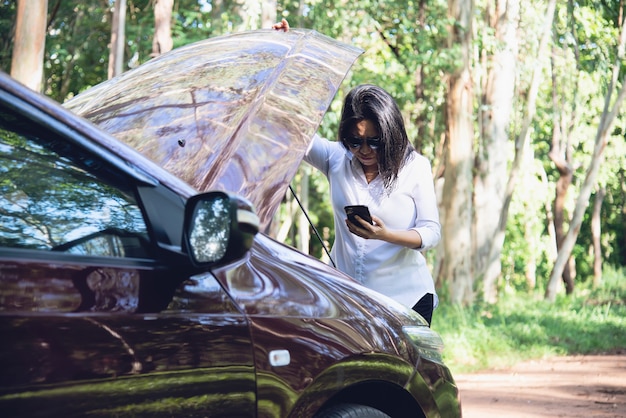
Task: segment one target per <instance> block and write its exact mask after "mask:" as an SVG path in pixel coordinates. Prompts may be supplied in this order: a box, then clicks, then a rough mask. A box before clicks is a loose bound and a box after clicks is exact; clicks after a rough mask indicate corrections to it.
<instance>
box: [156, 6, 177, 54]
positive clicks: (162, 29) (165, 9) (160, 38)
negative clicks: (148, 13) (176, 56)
mask: <svg viewBox="0 0 626 418" xmlns="http://www.w3.org/2000/svg"><path fill="white" fill-rule="evenodd" d="M173 7H174V1H173V0H155V2H154V37H153V41H152V56H153V57H156V56H158V55H161V54H163V53H165V52H167V51H170V50H171V49H172V46H173V45H174V41H173V40H172V8H173Z"/></svg>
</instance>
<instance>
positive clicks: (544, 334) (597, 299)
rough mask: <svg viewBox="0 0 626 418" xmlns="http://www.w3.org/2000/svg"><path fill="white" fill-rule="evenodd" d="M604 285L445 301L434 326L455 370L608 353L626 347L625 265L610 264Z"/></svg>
mask: <svg viewBox="0 0 626 418" xmlns="http://www.w3.org/2000/svg"><path fill="white" fill-rule="evenodd" d="M604 273H605V275H604V282H603V284H602V286H600V287H598V288H596V289H594V288H592V287H591V286H589V285H585V286H579V287H578V288H577V289H576V292H575V294H574V295H573V296H572V297H566V296H563V295H562V296H559V297H558V298H557V301H556V303H554V304H551V303H548V302H546V301H544V300H543V297H542V295H541V294H536V293H531V295H533V296H531V297H528V295H527V294H522V293H510V294H507V295H505V296H504V297H503V298H502V299H501V300H500V301H499V302H498V303H497V304H495V305H487V304H484V303H477V304H475V305H474V306H472V307H468V308H463V307H460V306H453V305H447V304H446V303H445V302H444V303H442V304H440V306H439V307H438V308H437V309H436V310H435V313H434V315H433V325H432V326H433V329H434V330H435V331H437V332H439V333H440V334H441V336H442V338H443V340H444V342H445V344H446V349H445V351H444V360H445V361H446V363H447V364H448V365H449V366H450V367H451V369H452V370H453V373H459V372H468V371H475V370H479V369H487V368H498V367H506V366H510V365H512V364H514V363H517V362H518V361H520V360H526V359H530V358H538V357H542V356H548V355H555V354H558V355H565V354H591V353H606V352H612V351H614V350H618V349H623V348H624V347H626V271H625V270H624V269H610V268H608V269H606V270H605V272H604Z"/></svg>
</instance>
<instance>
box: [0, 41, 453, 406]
mask: <svg viewBox="0 0 626 418" xmlns="http://www.w3.org/2000/svg"><path fill="white" fill-rule="evenodd" d="M360 53H361V51H360V50H358V49H357V48H354V47H351V46H349V45H345V44H343V43H341V42H338V41H336V40H333V39H331V38H328V37H325V36H324V35H320V34H319V33H316V32H314V31H310V30H291V31H290V32H288V33H282V32H281V33H279V32H276V31H270V30H267V31H265V30H260V31H250V32H243V33H238V34H231V35H224V36H222V37H216V38H213V39H209V40H205V41H201V42H199V43H196V44H192V45H188V46H185V47H182V48H178V49H175V50H173V51H171V52H170V53H167V54H164V55H162V56H160V57H158V58H154V59H152V60H151V61H149V62H147V63H146V64H143V65H141V66H139V67H137V68H136V69H134V70H131V71H128V72H127V73H124V74H122V75H121V76H119V77H116V78H114V79H112V80H109V81H107V82H104V83H102V84H101V85H98V86H95V87H93V88H91V89H89V90H87V91H85V92H84V93H81V94H79V95H78V96H77V97H75V98H74V99H72V100H70V101H68V102H67V103H66V104H65V105H63V106H62V105H60V104H58V103H56V102H54V101H53V100H51V99H49V98H47V97H44V96H42V95H40V94H38V93H35V92H33V91H31V90H29V89H28V88H26V87H25V86H23V85H21V84H20V83H18V82H17V81H15V80H13V79H12V78H11V77H9V76H8V75H7V74H4V73H0V161H1V162H0V335H1V336H2V339H3V342H2V344H1V345H0V368H1V370H2V374H0V410H1V411H2V415H4V416H11V417H59V416H62V417H66V418H67V417H86V416H90V417H96V416H107V417H110V416H115V417H144V416H146V417H174V416H181V417H183V416H184V417H292V418H303V417H318V418H323V417H326V418H330V417H353V418H354V417H394V418H397V417H423V418H433V417H445V418H455V417H460V416H461V404H460V398H459V391H458V388H457V386H456V384H455V381H454V378H453V376H452V374H451V372H450V370H449V368H448V367H447V366H446V365H445V363H444V362H443V360H442V350H443V342H442V340H441V338H440V336H439V335H438V334H437V333H436V332H434V331H433V330H431V329H430V328H429V327H428V325H427V323H426V321H425V320H424V319H423V318H422V317H420V316H419V315H418V314H417V313H415V312H413V311H412V310H411V309H408V308H405V307H403V306H401V305H399V304H398V303H396V302H394V301H392V300H390V299H388V298H386V297H384V296H382V295H380V294H378V293H376V292H374V291H372V290H369V289H367V288H365V287H363V286H361V285H360V284H359V283H357V282H356V281H355V280H353V279H352V278H351V277H348V276H347V275H345V274H343V273H341V272H340V271H338V270H336V269H335V268H333V267H332V266H330V265H328V264H326V263H323V262H321V261H319V260H318V259H316V258H314V257H311V256H309V255H307V254H304V253H301V252H299V251H297V250H296V249H294V248H292V247H290V246H287V245H285V244H283V243H280V242H278V241H276V240H275V239H273V238H272V237H270V236H269V235H268V234H267V231H268V229H269V227H270V225H271V222H272V218H273V215H274V212H275V211H276V209H277V207H278V206H279V205H280V202H281V200H282V198H283V196H284V194H285V191H286V189H287V187H288V185H289V182H290V181H291V179H292V178H293V176H294V174H295V172H296V170H297V168H298V166H299V164H300V162H301V160H302V157H303V155H304V152H305V151H306V148H307V146H308V144H309V142H310V140H311V138H312V137H313V135H314V134H315V132H316V130H317V128H318V126H319V124H320V122H321V120H322V118H323V116H324V113H325V112H326V110H327V108H328V106H329V105H330V103H331V101H332V99H333V97H334V95H335V94H336V92H337V90H338V88H339V86H340V84H341V83H342V81H343V79H344V77H345V76H346V74H347V73H348V71H349V69H350V66H351V65H352V63H353V62H354V60H355V59H356V58H357V57H358V56H359V54H360Z"/></svg>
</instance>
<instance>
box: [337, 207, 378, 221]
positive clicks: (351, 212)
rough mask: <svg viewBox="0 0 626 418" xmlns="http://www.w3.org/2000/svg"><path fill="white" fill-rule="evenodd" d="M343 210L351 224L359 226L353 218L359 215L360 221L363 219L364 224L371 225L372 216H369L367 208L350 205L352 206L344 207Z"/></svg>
mask: <svg viewBox="0 0 626 418" xmlns="http://www.w3.org/2000/svg"><path fill="white" fill-rule="evenodd" d="M343 209H344V210H345V211H346V215H347V216H348V220H349V221H350V222H352V223H353V224H356V225H360V224H359V222H358V221H357V220H356V218H355V217H354V216H355V215H359V216H360V217H361V219H363V220H364V221H365V222H367V223H369V224H370V225H373V223H372V216H371V215H370V210H369V209H368V208H367V206H363V205H352V206H346V207H344V208H343Z"/></svg>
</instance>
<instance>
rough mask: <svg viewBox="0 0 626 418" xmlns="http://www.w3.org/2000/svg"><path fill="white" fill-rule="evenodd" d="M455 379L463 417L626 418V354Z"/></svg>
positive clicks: (530, 363) (549, 361) (552, 360)
mask: <svg viewBox="0 0 626 418" xmlns="http://www.w3.org/2000/svg"><path fill="white" fill-rule="evenodd" d="M455 380H456V382H457V384H458V386H459V388H460V392H461V402H462V408H463V418H530V417H536V418H543V417H546V418H548V417H550V418H553V417H568V418H583V417H584V418H589V417H598V418H617V417H619V418H624V417H626V354H618V355H597V356H596V355H593V356H591V355H589V356H569V357H553V358H547V359H541V360H533V361H527V362H523V363H520V364H518V365H516V366H514V367H512V368H510V369H507V370H495V371H491V370H490V371H485V372H478V373H471V374H461V375H455Z"/></svg>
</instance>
